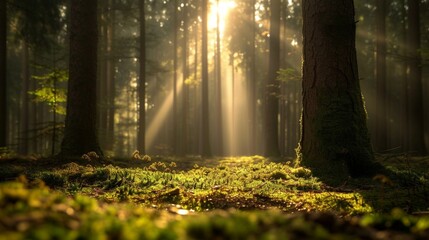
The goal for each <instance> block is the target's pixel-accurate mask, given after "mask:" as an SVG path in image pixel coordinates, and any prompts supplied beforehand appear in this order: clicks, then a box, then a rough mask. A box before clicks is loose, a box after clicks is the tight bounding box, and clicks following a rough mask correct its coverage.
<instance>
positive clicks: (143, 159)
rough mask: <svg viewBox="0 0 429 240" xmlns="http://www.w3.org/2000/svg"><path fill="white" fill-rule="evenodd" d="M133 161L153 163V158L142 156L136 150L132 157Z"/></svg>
mask: <svg viewBox="0 0 429 240" xmlns="http://www.w3.org/2000/svg"><path fill="white" fill-rule="evenodd" d="M131 158H132V159H135V160H142V161H144V162H150V161H152V158H151V157H150V156H149V155H142V154H140V152H139V151H138V150H135V151H134V152H133V154H132V156H131Z"/></svg>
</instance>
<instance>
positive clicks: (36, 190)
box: [0, 156, 429, 239]
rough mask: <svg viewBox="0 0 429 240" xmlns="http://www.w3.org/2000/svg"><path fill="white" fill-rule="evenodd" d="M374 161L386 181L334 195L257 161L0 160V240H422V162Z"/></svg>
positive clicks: (299, 172) (289, 170) (280, 164)
mask: <svg viewBox="0 0 429 240" xmlns="http://www.w3.org/2000/svg"><path fill="white" fill-rule="evenodd" d="M379 159H381V160H383V161H384V163H387V165H388V168H389V169H390V174H389V175H388V176H386V175H381V174H380V175H378V176H377V177H375V178H374V179H349V180H348V181H347V182H344V184H343V186H341V187H335V188H334V187H330V186H328V185H326V184H324V183H323V182H321V181H320V180H318V179H317V178H315V177H313V176H312V174H311V172H310V171H309V170H308V169H306V168H303V167H295V166H293V164H291V163H290V162H285V161H281V160H280V161H279V160H277V161H270V160H269V159H265V158H263V157H259V156H253V157H240V158H221V159H200V158H198V157H194V158H180V159H179V158H165V157H153V158H152V159H151V161H148V160H149V159H147V158H145V159H143V158H141V159H136V158H134V159H131V158H130V159H104V160H100V159H96V158H94V159H91V158H88V159H68V160H66V159H56V160H53V159H43V160H23V159H21V160H18V159H15V160H0V171H1V173H0V179H1V180H2V183H1V185H0V209H1V211H0V237H1V236H3V237H7V238H8V239H52V238H61V239H117V238H121V239H189V238H190V239H214V238H217V239H259V238H268V239H302V238H306V239H332V238H337V239H353V238H356V239H360V238H366V239H392V238H393V237H410V238H421V239H425V237H426V236H428V235H426V234H429V218H428V217H424V216H423V217H422V216H414V215H412V213H418V214H425V213H426V211H427V210H428V209H429V201H428V200H429V199H428V198H429V183H428V182H427V180H428V175H427V173H426V172H423V171H421V169H422V165H425V164H427V162H428V161H427V160H425V159H410V158H404V157H397V156H394V157H391V156H389V157H388V156H382V157H380V158H379ZM407 161H408V162H407ZM414 163H416V164H417V165H418V166H417V167H416V168H415V165H414ZM425 166H429V164H427V165H425ZM426 169H427V167H426ZM392 210H393V212H391V211H392Z"/></svg>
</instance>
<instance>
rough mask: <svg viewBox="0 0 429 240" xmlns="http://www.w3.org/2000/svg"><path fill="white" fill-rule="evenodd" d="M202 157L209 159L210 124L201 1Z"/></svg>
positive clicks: (204, 18) (204, 6) (204, 5)
mask: <svg viewBox="0 0 429 240" xmlns="http://www.w3.org/2000/svg"><path fill="white" fill-rule="evenodd" d="M202 1H203V2H202V21H201V25H202V42H201V44H202V46H201V47H202V50H201V51H202V57H201V63H202V66H201V67H202V96H201V97H202V106H201V107H202V126H201V127H202V131H201V134H202V136H201V137H202V153H201V154H202V156H204V157H211V155H212V153H211V148H210V124H209V69H208V66H209V64H208V56H207V51H208V50H207V49H208V46H207V45H208V39H207V37H208V36H207V27H208V26H207V25H208V21H207V17H208V16H207V15H208V10H207V8H208V6H207V5H208V3H207V1H208V0H202Z"/></svg>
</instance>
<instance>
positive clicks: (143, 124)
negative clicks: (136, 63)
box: [137, 0, 146, 154]
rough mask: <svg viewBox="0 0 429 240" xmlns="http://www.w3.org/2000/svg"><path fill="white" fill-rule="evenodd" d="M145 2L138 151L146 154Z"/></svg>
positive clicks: (141, 52) (142, 8)
mask: <svg viewBox="0 0 429 240" xmlns="http://www.w3.org/2000/svg"><path fill="white" fill-rule="evenodd" d="M145 16H146V15H145V0H140V76H139V80H140V81H139V123H138V126H139V127H138V136H137V149H138V150H139V151H140V153H142V154H145V153H146V146H145V144H146V141H145V135H146V131H145V128H146V107H145V106H146V76H145V75H146V26H145V25H146V21H145Z"/></svg>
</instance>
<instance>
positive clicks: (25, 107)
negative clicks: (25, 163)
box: [18, 41, 30, 155]
mask: <svg viewBox="0 0 429 240" xmlns="http://www.w3.org/2000/svg"><path fill="white" fill-rule="evenodd" d="M22 51H23V53H22V75H21V78H22V84H23V85H22V91H21V116H20V122H21V124H20V125H21V127H20V139H19V141H18V142H19V149H18V151H19V153H21V154H24V155H26V154H28V140H29V139H28V138H29V117H30V116H29V104H30V98H29V94H28V91H30V59H29V58H30V56H29V55H30V52H29V51H30V50H29V46H28V44H27V42H26V41H24V43H23V49H22Z"/></svg>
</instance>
